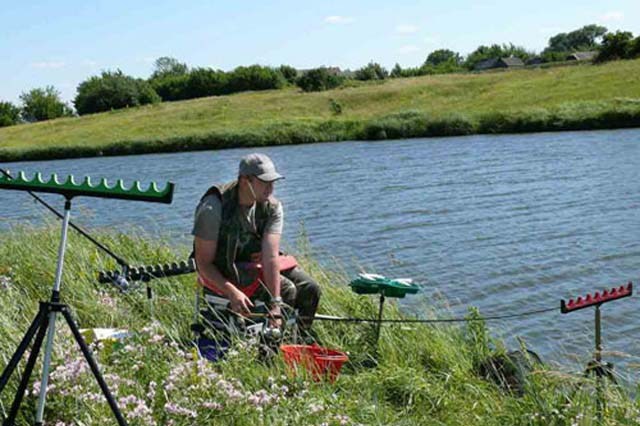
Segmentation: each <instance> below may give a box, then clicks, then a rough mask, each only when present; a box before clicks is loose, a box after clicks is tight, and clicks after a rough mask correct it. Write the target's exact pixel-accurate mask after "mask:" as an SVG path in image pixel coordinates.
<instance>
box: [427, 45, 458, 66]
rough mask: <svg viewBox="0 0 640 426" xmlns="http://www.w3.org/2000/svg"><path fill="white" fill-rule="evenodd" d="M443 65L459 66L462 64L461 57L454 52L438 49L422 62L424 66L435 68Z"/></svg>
mask: <svg viewBox="0 0 640 426" xmlns="http://www.w3.org/2000/svg"><path fill="white" fill-rule="evenodd" d="M443 63H450V64H454V65H460V64H461V63H462V56H460V54H459V53H458V52H454V51H453V50H449V49H438V50H434V51H433V52H431V53H429V56H427V59H426V60H425V61H424V64H425V65H431V66H434V67H437V66H438V65H440V64H443Z"/></svg>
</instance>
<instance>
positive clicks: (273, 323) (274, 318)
mask: <svg viewBox="0 0 640 426" xmlns="http://www.w3.org/2000/svg"><path fill="white" fill-rule="evenodd" d="M269 326H270V327H278V328H281V327H282V310H281V309H280V305H274V306H272V307H271V309H269Z"/></svg>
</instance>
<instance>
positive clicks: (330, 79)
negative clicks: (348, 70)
mask: <svg viewBox="0 0 640 426" xmlns="http://www.w3.org/2000/svg"><path fill="white" fill-rule="evenodd" d="M343 81H344V77H342V76H339V75H337V74H335V73H332V72H331V71H329V70H328V69H327V68H325V67H321V68H315V69H312V70H309V71H307V72H306V73H304V75H302V76H300V77H299V78H298V79H297V80H296V85H297V86H298V87H300V88H301V89H302V90H304V91H305V92H319V91H322V90H329V89H334V88H336V87H338V86H340V85H341V84H342V82H343Z"/></svg>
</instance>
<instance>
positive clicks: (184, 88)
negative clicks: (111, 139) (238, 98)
mask: <svg viewBox="0 0 640 426" xmlns="http://www.w3.org/2000/svg"><path fill="white" fill-rule="evenodd" d="M150 81H151V84H152V86H153V87H154V89H155V90H156V92H158V94H159V95H160V97H161V98H162V99H163V100H165V101H178V100H183V99H194V98H203V97H207V96H220V95H227V94H230V93H237V92H244V91H247V90H269V89H279V88H281V87H283V86H284V84H285V79H284V77H283V75H282V74H281V72H280V71H278V70H275V69H272V68H269V67H263V66H260V65H252V66H249V67H238V68H236V69H235V70H233V71H231V72H228V73H225V72H224V71H220V70H214V69H211V68H194V69H192V70H190V71H189V72H188V73H186V74H168V75H165V76H163V77H159V78H156V79H153V80H150Z"/></svg>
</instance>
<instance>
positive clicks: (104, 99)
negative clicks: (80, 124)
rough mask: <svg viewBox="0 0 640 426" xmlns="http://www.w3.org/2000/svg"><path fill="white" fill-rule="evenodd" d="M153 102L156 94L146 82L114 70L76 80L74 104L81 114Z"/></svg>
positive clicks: (155, 99) (156, 97) (158, 99)
mask: <svg viewBox="0 0 640 426" xmlns="http://www.w3.org/2000/svg"><path fill="white" fill-rule="evenodd" d="M157 102H160V97H159V96H158V94H157V93H156V92H155V90H154V89H153V87H151V85H150V84H149V83H148V82H146V81H145V80H143V79H140V78H133V77H130V76H128V75H125V74H123V73H122V71H120V70H117V71H103V72H102V74H101V75H100V76H93V77H91V78H89V79H88V80H85V81H83V82H82V83H80V85H79V86H78V94H77V95H76V98H75V100H74V105H75V107H76V110H77V111H78V114H80V115H84V114H93V113H96V112H103V111H110V110H114V109H121V108H127V107H136V106H140V105H146V104H151V103H157Z"/></svg>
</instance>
